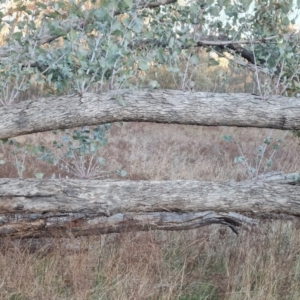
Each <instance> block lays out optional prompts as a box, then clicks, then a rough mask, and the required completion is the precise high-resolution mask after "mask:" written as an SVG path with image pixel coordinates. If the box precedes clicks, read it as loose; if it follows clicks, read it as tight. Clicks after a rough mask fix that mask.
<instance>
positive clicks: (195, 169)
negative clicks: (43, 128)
mask: <svg viewBox="0 0 300 300" xmlns="http://www.w3.org/2000/svg"><path fill="white" fill-rule="evenodd" d="M199 74H205V72H202V73H199ZM199 76H200V75H199ZM201 76H202V77H201ZM201 76H200V77H201V78H198V83H199V86H198V88H199V89H204V88H203V87H204V86H207V85H206V81H205V80H207V79H206V78H205V77H203V75H201ZM236 76H237V78H242V76H241V75H240V74H237V75H236ZM162 77H163V76H162ZM164 78H165V77H164ZM214 78H217V79H216V80H215V82H211V83H210V86H209V87H208V88H207V90H214V91H217V92H241V91H251V86H250V85H251V82H250V83H247V82H244V81H241V82H240V83H239V82H238V81H237V78H233V77H231V79H230V78H229V79H230V80H231V82H230V80H229V84H227V85H226V86H222V84H221V83H220V82H219V81H218V80H219V79H218V77H216V76H215V77H214ZM165 80H168V79H166V78H165ZM160 81H161V82H162V87H166V86H165V85H164V83H163V78H161V80H160ZM232 81H234V82H235V87H237V88H236V89H235V88H230V87H231V85H232ZM246 83H247V84H246ZM248 85H249V86H248ZM173 88H175V87H173ZM219 88H220V89H219ZM225 134H231V135H233V136H234V138H235V140H236V141H237V142H238V145H239V146H240V147H241V150H242V152H243V154H244V156H245V157H247V159H248V161H249V163H251V164H253V163H254V161H255V157H256V154H257V148H258V146H259V145H263V140H264V138H266V137H267V136H268V135H269V134H270V130H267V129H249V128H248V129H246V128H229V127H197V126H182V125H163V124H147V123H126V124H123V125H121V124H113V126H112V128H111V130H110V131H109V135H108V140H109V143H108V145H107V146H105V147H103V148H101V149H100V151H99V156H103V157H104V158H105V159H106V161H107V162H108V166H107V167H106V168H107V170H115V169H119V168H123V169H125V170H126V171H127V172H128V175H127V177H126V178H125V179H128V180H141V179H143V180H175V179H194V180H214V181H229V180H234V181H240V180H244V179H246V178H247V172H246V170H245V168H244V167H243V166H242V165H241V164H234V162H233V160H234V158H235V157H236V156H239V155H240V153H239V151H238V147H237V145H236V144H234V143H228V142H226V141H224V140H222V136H223V135H225ZM283 135H284V132H282V131H279V130H274V131H273V133H272V137H273V139H274V141H276V139H278V138H281V137H282V136H283ZM59 136H61V134H60V135H59ZM54 138H57V136H56V137H54V135H53V134H52V133H50V132H47V133H38V134H33V135H28V136H25V137H18V138H17V140H18V141H19V142H20V143H21V144H29V143H30V144H34V145H38V144H42V145H45V146H46V147H49V148H51V147H52V142H53V140H54ZM272 145H273V144H271V145H270V146H268V147H267V151H266V154H265V158H266V159H265V160H264V161H263V163H262V165H263V166H264V164H265V162H266V160H267V159H268V158H269V157H270V155H272ZM14 150H15V149H14V147H13V146H8V145H3V144H0V160H1V159H5V160H6V163H5V164H3V165H0V177H2V178H3V177H10V178H15V177H18V173H17V170H16V168H15V167H14V163H15V162H16V159H19V160H21V159H23V158H24V166H25V167H26V170H25V171H24V174H23V176H24V178H30V177H31V178H32V177H34V174H35V173H37V172H42V173H43V174H44V177H45V178H49V177H51V175H52V174H53V173H55V174H56V176H57V177H59V176H61V177H64V176H66V175H67V174H66V172H65V171H63V170H61V169H59V168H58V167H57V166H53V165H49V164H46V163H44V162H42V161H40V160H38V159H37V156H32V155H27V156H25V157H24V154H23V153H22V151H20V153H19V154H17V155H14V154H13V151H14ZM299 150H300V146H299V139H297V138H296V137H294V136H293V135H292V134H291V133H288V134H287V136H286V137H285V139H284V141H283V142H282V144H281V146H280V149H279V150H278V151H276V153H275V155H274V157H273V158H274V164H273V166H272V167H271V168H269V169H267V170H265V171H267V172H270V171H284V172H295V171H299V170H300V151H299ZM260 172H263V168H262V169H261V170H260ZM111 178H118V177H117V175H111ZM0 299H7V300H29V299H30V300H33V299H43V300H44V299H45V300H50V299H53V300H54V299H74V300H75V299H76V300H85V299H91V300H92V299H103V300H110V299H113V300H114V299H120V300H127V299H128V300H143V299H151V300H152V299H153V300H154V299H157V300H160V299H162V300H163V299H179V300H197V299H203V300H204V299H206V300H240V299H249V300H262V299H264V300H274V299H278V300H292V299H293V300H297V299H300V223H299V222H298V221H297V220H295V219H294V220H267V221H266V220H265V221H260V224H259V226H257V227H254V228H248V229H246V228H245V229H243V230H241V232H240V235H239V236H236V235H235V234H234V233H233V232H231V231H230V230H228V229H227V228H224V227H221V226H209V227H205V228H200V229H197V230H190V231H179V232H163V231H151V232H127V233H122V234H110V235H101V236H94V237H84V238H72V237H70V238H69V239H60V238H53V239H47V240H46V239H44V240H43V239H41V240H38V241H36V240H28V241H22V240H20V241H11V240H9V239H2V240H0Z"/></svg>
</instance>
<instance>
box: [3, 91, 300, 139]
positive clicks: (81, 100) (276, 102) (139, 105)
mask: <svg viewBox="0 0 300 300" xmlns="http://www.w3.org/2000/svg"><path fill="white" fill-rule="evenodd" d="M119 121H143V122H158V123H176V124H190V125H204V126H239V127H260V128H262V127H264V128H276V129H300V98H286V97H279V96H270V97H269V98H268V99H263V98H262V97H259V96H254V95H251V94H216V93H205V92H191V91H181V90H154V91H141V90H114V91H109V92H106V93H101V94H96V93H86V94H84V95H83V96H77V95H73V96H57V97H49V98H41V99H39V100H28V101H24V102H21V103H19V104H15V105H12V106H10V107H0V139H3V138H8V137H14V136H19V135H23V134H28V133H34V132H42V131H49V130H57V129H64V128H72V127H77V126H83V125H96V124H103V123H111V122H119Z"/></svg>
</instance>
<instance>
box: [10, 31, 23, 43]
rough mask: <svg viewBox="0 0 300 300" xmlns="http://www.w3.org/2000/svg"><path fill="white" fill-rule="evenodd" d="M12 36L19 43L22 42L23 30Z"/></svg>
mask: <svg viewBox="0 0 300 300" xmlns="http://www.w3.org/2000/svg"><path fill="white" fill-rule="evenodd" d="M12 38H13V39H14V40H16V41H18V42H19V43H21V38H22V32H15V33H14V34H13V35H12Z"/></svg>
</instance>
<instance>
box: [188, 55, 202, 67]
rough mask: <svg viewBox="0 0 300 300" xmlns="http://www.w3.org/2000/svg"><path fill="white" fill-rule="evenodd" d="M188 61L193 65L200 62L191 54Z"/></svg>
mask: <svg viewBox="0 0 300 300" xmlns="http://www.w3.org/2000/svg"><path fill="white" fill-rule="evenodd" d="M190 61H191V63H192V64H193V65H198V64H199V62H200V59H199V57H198V55H196V54H193V55H192V56H191V58H190Z"/></svg>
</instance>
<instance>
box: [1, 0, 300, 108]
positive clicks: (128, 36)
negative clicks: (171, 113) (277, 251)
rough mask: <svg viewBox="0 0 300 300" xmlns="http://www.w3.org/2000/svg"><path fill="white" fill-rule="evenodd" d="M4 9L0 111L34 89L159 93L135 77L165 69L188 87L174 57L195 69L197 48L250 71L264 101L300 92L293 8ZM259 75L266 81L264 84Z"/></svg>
mask: <svg viewBox="0 0 300 300" xmlns="http://www.w3.org/2000/svg"><path fill="white" fill-rule="evenodd" d="M1 2H2V10H1V14H0V17H1V36H2V48H1V49H0V56H1V59H0V62H1V65H0V72H1V73H0V76H1V81H0V84H1V89H0V90H1V93H2V95H1V96H2V97H1V103H2V105H4V106H7V105H10V104H11V103H13V101H14V100H15V99H17V98H18V96H19V94H20V93H22V92H24V91H25V90H27V89H29V88H30V87H31V86H35V87H37V86H42V87H43V88H48V90H49V93H52V94H72V93H76V94H79V95H82V94H84V93H86V92H87V91H90V90H92V88H93V87H94V88H95V86H97V90H98V91H104V90H107V89H120V88H140V87H143V88H145V87H148V88H159V82H155V81H151V82H150V84H149V86H143V85H142V82H141V81H140V80H139V79H138V76H139V74H141V72H144V73H146V74H147V71H149V69H150V68H152V69H153V68H159V67H161V66H165V67H167V68H168V70H169V71H170V72H172V73H177V74H179V76H180V77H181V79H182V82H181V86H180V88H182V89H188V88H189V87H190V85H189V83H190V82H191V80H192V78H187V76H186V74H185V73H182V70H181V69H180V68H179V63H180V58H182V57H184V58H185V59H186V62H187V65H193V66H197V65H198V64H199V63H200V59H199V55H198V52H197V50H198V49H199V48H205V49H207V51H213V52H215V53H216V54H218V55H220V56H224V55H225V56H226V57H228V59H230V60H233V61H234V62H235V63H238V64H241V65H243V66H244V67H248V68H250V69H252V71H253V72H255V73H256V74H257V87H258V91H257V92H259V93H260V94H264V96H265V97H266V96H267V95H270V94H280V95H282V94H284V93H286V92H289V94H290V95H293V93H296V92H297V89H299V87H300V83H299V35H298V32H297V27H296V25H297V23H298V24H299V23H300V21H299V19H298V15H297V8H298V6H299V5H300V3H299V1H298V2H297V3H295V1H293V0H288V1H255V0H253V1H249V0H244V1H229V0H227V1H226V0H218V1H215V0H207V1H202V0H201V1H200V0H195V1H192V0H191V1H183V0H182V1H175V0H161V1H155V2H154V1H133V0H126V1H96V0H95V1H92V0H91V1H75V0H69V1H67V0H64V1H63V0H61V1H56V0H54V1H50V0H48V1H43V2H39V1H36V0H27V1H14V2H13V3H12V2H11V1H1ZM293 26H295V27H293ZM293 28H294V29H293ZM227 54H230V55H227ZM211 60H212V63H214V64H217V63H218V62H217V61H216V60H214V59H213V58H212V59H211ZM261 72H263V73H264V74H265V75H264V78H266V76H267V78H268V79H270V80H267V81H266V80H264V81H263V80H261V76H260V74H261ZM266 82H267V83H268V86H263V83H266ZM267 88H268V89H267ZM94 90H95V89H94Z"/></svg>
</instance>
